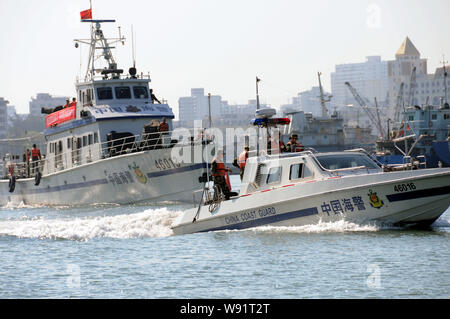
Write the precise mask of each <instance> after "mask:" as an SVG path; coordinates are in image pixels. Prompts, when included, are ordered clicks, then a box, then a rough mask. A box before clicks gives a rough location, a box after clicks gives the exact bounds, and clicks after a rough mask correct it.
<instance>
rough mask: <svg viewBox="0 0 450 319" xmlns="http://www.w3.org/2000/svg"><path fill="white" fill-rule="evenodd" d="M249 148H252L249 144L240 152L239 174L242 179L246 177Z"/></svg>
mask: <svg viewBox="0 0 450 319" xmlns="http://www.w3.org/2000/svg"><path fill="white" fill-rule="evenodd" d="M249 149H250V148H249V147H248V146H246V147H244V150H243V151H242V153H241V154H239V158H238V164H239V175H240V177H241V181H242V178H243V177H244V172H245V164H247V159H248V151H249Z"/></svg>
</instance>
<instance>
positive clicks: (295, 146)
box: [286, 134, 304, 152]
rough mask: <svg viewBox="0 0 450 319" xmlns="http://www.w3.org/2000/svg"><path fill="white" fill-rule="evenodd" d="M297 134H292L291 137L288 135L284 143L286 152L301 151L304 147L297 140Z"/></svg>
mask: <svg viewBox="0 0 450 319" xmlns="http://www.w3.org/2000/svg"><path fill="white" fill-rule="evenodd" d="M297 139H298V135H297V134H292V135H291V137H289V142H288V143H287V144H286V151H287V152H303V151H304V147H303V145H302V144H301V143H299V142H298V141H297Z"/></svg>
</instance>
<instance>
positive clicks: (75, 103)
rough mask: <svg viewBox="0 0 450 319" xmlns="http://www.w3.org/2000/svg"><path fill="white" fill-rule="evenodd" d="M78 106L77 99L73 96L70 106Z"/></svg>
mask: <svg viewBox="0 0 450 319" xmlns="http://www.w3.org/2000/svg"><path fill="white" fill-rule="evenodd" d="M73 106H77V99H76V98H73V99H72V102H70V104H69V107H73Z"/></svg>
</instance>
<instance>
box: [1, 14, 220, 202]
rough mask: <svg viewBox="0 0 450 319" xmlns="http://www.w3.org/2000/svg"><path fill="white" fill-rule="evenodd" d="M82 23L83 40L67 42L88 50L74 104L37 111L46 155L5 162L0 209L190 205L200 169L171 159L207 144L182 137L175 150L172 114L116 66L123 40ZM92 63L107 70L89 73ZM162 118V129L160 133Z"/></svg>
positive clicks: (96, 24) (93, 23) (145, 82)
mask: <svg viewBox="0 0 450 319" xmlns="http://www.w3.org/2000/svg"><path fill="white" fill-rule="evenodd" d="M82 22H87V23H89V24H90V27H91V38H90V39H88V40H75V43H76V44H75V46H76V47H78V44H79V43H85V44H88V45H89V46H90V52H89V63H88V70H87V73H86V77H85V79H84V81H77V83H76V92H77V98H78V102H77V103H73V104H71V105H70V106H69V107H65V108H62V107H57V108H55V109H46V108H43V110H42V111H43V113H47V114H48V115H47V116H46V126H47V128H46V130H45V132H44V135H45V139H46V149H47V154H46V156H45V158H44V157H43V158H42V160H39V161H35V162H33V161H26V162H24V163H18V162H17V161H14V160H13V158H14V159H17V156H14V157H11V158H9V159H8V158H7V159H6V161H5V163H4V164H3V169H2V172H1V176H2V177H3V179H2V180H0V205H5V204H7V203H12V204H20V203H22V202H23V203H25V204H44V205H74V204H75V205H76V204H91V203H135V202H140V201H162V200H170V201H191V202H192V200H193V193H194V192H195V191H196V190H199V189H200V190H201V189H202V188H203V184H204V183H203V182H202V178H199V177H202V176H204V174H206V172H205V164H204V163H203V162H200V163H182V162H180V161H177V160H176V159H174V157H173V156H172V154H174V152H175V153H180V151H179V150H177V148H180V147H182V148H183V150H184V151H186V149H188V151H192V152H193V151H197V152H202V150H203V148H204V147H206V146H207V145H208V144H209V141H205V140H202V139H200V140H197V141H194V140H193V139H192V140H191V139H189V140H186V141H184V144H183V141H179V140H175V139H172V137H175V136H172V134H171V133H172V132H171V129H172V119H173V118H174V115H173V113H172V110H171V108H170V107H169V106H168V105H167V104H164V103H163V104H156V103H154V99H153V97H154V96H152V93H151V90H149V83H150V77H149V76H146V75H142V74H141V75H138V74H137V72H136V69H135V68H134V67H132V68H130V71H129V74H128V75H123V74H122V73H123V70H121V69H118V68H117V64H116V62H115V60H114V58H113V55H112V52H111V48H112V47H111V44H113V43H116V42H123V40H124V38H123V37H122V36H120V37H119V38H118V39H107V38H105V37H104V35H103V31H102V29H101V23H103V22H115V21H114V20H82ZM98 51H99V52H100V54H97V53H96V52H98ZM99 57H103V58H104V59H105V60H106V62H107V67H105V68H103V69H102V68H100V69H96V68H95V66H94V62H95V61H96V60H97V59H98V58H99ZM96 74H101V75H99V76H98V75H96ZM164 119H165V121H166V123H167V124H164V125H163V126H164V127H165V128H164V129H160V123H161V122H164ZM151 121H153V122H154V123H153V125H149V122H151ZM163 126H161V127H163ZM162 131H164V132H162ZM186 145H188V146H189V147H187V148H186ZM210 147H211V146H210ZM211 148H212V147H211Z"/></svg>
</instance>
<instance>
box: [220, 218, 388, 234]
mask: <svg viewBox="0 0 450 319" xmlns="http://www.w3.org/2000/svg"><path fill="white" fill-rule="evenodd" d="M385 227H386V226H381V225H376V224H366V225H363V224H355V223H351V222H348V221H345V220H340V221H336V222H322V221H321V222H319V223H317V224H311V225H304V226H259V227H254V228H249V229H244V230H237V231H251V232H262V233H265V232H267V233H305V234H314V233H345V232H376V231H380V230H382V229H386V228H385ZM390 228H391V227H390ZM231 231H236V230H226V231H225V232H231Z"/></svg>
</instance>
